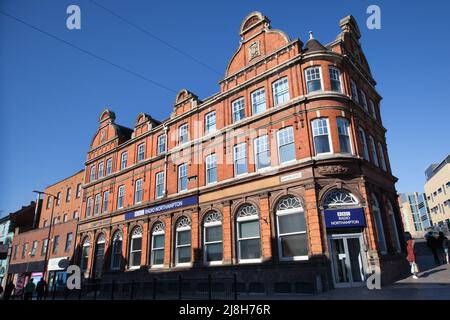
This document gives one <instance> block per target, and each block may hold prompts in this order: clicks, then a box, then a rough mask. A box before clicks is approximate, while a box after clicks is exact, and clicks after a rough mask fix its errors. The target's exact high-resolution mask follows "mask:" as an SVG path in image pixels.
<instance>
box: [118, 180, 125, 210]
mask: <svg viewBox="0 0 450 320" xmlns="http://www.w3.org/2000/svg"><path fill="white" fill-rule="evenodd" d="M120 202H122V204H120ZM124 205H125V185H121V186H119V188H117V209H122V208H123V207H124Z"/></svg>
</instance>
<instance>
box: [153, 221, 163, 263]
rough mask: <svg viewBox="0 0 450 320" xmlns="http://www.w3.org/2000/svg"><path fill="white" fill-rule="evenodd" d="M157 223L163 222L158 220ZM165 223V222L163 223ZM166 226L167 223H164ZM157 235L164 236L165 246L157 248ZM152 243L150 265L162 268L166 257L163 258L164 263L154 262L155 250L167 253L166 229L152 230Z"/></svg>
mask: <svg viewBox="0 0 450 320" xmlns="http://www.w3.org/2000/svg"><path fill="white" fill-rule="evenodd" d="M157 223H162V222H157ZM163 225H164V224H163ZM155 226H156V224H155ZM164 228H165V225H164ZM153 229H154V227H153ZM155 236H164V246H163V247H157V248H155ZM151 241H152V243H151V250H150V251H151V254H150V266H151V267H152V268H161V267H163V266H164V259H163V263H161V264H154V263H153V261H154V254H155V251H161V250H162V252H163V253H164V254H165V246H166V239H165V231H164V230H160V231H152V240H151Z"/></svg>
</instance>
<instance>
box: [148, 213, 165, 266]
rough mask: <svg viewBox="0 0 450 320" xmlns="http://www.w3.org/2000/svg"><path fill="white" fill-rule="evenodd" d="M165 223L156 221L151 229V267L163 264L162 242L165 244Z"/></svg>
mask: <svg viewBox="0 0 450 320" xmlns="http://www.w3.org/2000/svg"><path fill="white" fill-rule="evenodd" d="M164 230H165V225H164V223H163V222H161V221H158V222H156V223H155V225H154V226H153V230H152V246H151V255H150V265H151V266H152V267H162V266H163V265H164V244H165V232H164Z"/></svg>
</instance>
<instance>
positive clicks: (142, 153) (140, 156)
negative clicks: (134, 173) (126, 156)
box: [137, 143, 145, 162]
mask: <svg viewBox="0 0 450 320" xmlns="http://www.w3.org/2000/svg"><path fill="white" fill-rule="evenodd" d="M144 159H145V144H144V143H141V144H140V145H138V150H137V161H138V162H139V161H143V160H144Z"/></svg>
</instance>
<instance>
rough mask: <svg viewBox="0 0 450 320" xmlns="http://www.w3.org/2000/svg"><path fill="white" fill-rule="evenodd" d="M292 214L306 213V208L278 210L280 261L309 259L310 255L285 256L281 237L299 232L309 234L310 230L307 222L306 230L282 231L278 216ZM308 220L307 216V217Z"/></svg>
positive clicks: (276, 214)
mask: <svg viewBox="0 0 450 320" xmlns="http://www.w3.org/2000/svg"><path fill="white" fill-rule="evenodd" d="M292 214H303V215H305V210H304V209H303V208H301V207H300V208H293V209H288V210H277V211H276V213H275V216H276V218H277V242H278V257H279V259H280V261H305V260H308V259H309V256H308V255H303V256H292V257H283V255H282V250H281V239H282V237H284V236H290V235H297V234H307V233H308V231H307V230H306V228H307V226H306V224H305V231H296V232H290V233H283V234H281V233H280V222H279V219H278V217H281V216H287V215H292ZM305 221H306V217H305Z"/></svg>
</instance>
